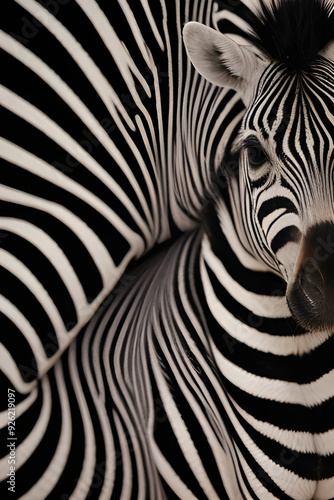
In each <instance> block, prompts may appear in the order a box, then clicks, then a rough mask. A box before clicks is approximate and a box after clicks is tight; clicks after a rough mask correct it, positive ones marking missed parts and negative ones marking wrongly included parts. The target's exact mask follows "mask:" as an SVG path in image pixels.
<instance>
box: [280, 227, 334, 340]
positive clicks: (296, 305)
mask: <svg viewBox="0 0 334 500" xmlns="http://www.w3.org/2000/svg"><path fill="white" fill-rule="evenodd" d="M287 301H288V304H289V307H290V310H291V313H292V316H293V317H294V319H295V320H296V321H297V322H298V323H299V324H300V325H301V326H302V327H304V328H306V329H307V330H310V331H316V330H328V331H329V332H330V333H333V332H334V224H333V223H330V222H325V223H321V224H318V225H316V226H313V227H312V228H310V229H309V230H308V232H307V233H306V235H305V237H304V238H303V240H302V242H301V247H300V251H299V255H298V258H297V262H296V266H295V272H294V276H293V278H292V280H291V282H290V284H289V286H288V291H287Z"/></svg>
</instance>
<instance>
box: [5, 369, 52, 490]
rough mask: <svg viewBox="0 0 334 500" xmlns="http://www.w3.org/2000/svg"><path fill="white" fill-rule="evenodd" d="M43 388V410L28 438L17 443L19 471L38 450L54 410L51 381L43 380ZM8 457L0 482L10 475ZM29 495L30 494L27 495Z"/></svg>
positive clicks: (17, 466) (16, 457)
mask: <svg viewBox="0 0 334 500" xmlns="http://www.w3.org/2000/svg"><path fill="white" fill-rule="evenodd" d="M41 388H42V391H43V405H42V409H41V411H40V413H39V415H38V418H37V420H36V422H35V425H34V427H33V429H32V430H31V431H30V433H29V434H28V436H27V437H26V438H25V440H24V441H22V443H18V442H17V447H16V454H15V455H16V456H15V460H16V464H15V466H16V468H17V469H19V468H20V467H22V465H24V464H25V463H26V461H27V460H28V459H29V458H30V456H31V455H32V453H33V452H34V451H35V450H36V448H37V447H38V445H39V444H40V442H41V441H42V439H43V438H44V436H45V431H46V429H47V427H48V424H49V422H50V415H51V410H52V398H51V389H50V384H49V380H48V379H47V378H46V377H44V378H43V379H42V380H41ZM19 422H20V421H19V420H17V424H19ZM7 459H8V457H7V456H5V457H4V458H3V459H1V460H0V480H2V481H3V480H4V479H5V478H6V474H7V473H8V462H7ZM27 495H28V494H27ZM27 495H23V496H22V497H20V499H24V500H36V496H30V495H29V496H27Z"/></svg>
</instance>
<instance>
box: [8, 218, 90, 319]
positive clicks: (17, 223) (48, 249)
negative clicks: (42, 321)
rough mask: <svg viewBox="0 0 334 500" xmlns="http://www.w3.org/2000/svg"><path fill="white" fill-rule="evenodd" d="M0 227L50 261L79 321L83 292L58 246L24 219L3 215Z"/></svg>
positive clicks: (82, 304)
mask: <svg viewBox="0 0 334 500" xmlns="http://www.w3.org/2000/svg"><path fill="white" fill-rule="evenodd" d="M0 228H1V229H5V230H7V231H11V232H12V233H14V234H17V235H18V236H21V237H22V238H24V239H25V240H26V241H29V242H30V243H31V244H32V245H34V246H35V247H36V248H37V249H38V250H40V252H41V253H42V254H43V255H44V256H45V257H46V259H47V260H49V261H50V263H51V264H52V266H53V267H54V269H55V271H56V272H57V273H58V275H59V276H60V278H61V279H62V281H63V283H64V285H65V286H66V288H67V290H68V292H69V294H70V295H71V298H72V300H73V303H74V307H75V310H76V313H77V316H78V321H81V320H82V315H83V314H84V312H85V309H86V308H87V300H86V296H85V292H84V290H83V288H82V285H81V283H80V281H79V280H78V277H77V275H76V273H75V272H74V269H73V267H72V265H71V263H70V262H69V260H68V259H67V256H66V255H65V254H64V252H63V251H62V249H61V248H60V246H59V245H58V244H57V243H56V242H55V241H54V240H53V239H52V238H50V236H49V235H48V234H47V233H45V232H44V231H42V229H40V228H39V227H37V226H34V225H33V224H31V223H30V222H27V221H25V220H19V219H16V218H11V217H8V218H7V217H3V218H1V219H0ZM19 279H20V277H19ZM46 310H47V309H46Z"/></svg>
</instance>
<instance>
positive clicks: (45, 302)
mask: <svg viewBox="0 0 334 500" xmlns="http://www.w3.org/2000/svg"><path fill="white" fill-rule="evenodd" d="M32 227H33V226H32ZM0 258H1V262H2V265H3V267H4V268H5V269H7V270H8V271H9V272H11V273H12V274H13V275H14V276H16V277H17V278H18V279H19V280H20V281H21V282H22V283H24V285H25V286H26V287H27V288H28V290H30V291H31V293H32V294H33V295H35V297H36V298H38V301H39V303H40V304H41V306H42V307H43V309H44V310H45V311H46V313H47V315H48V317H49V319H50V321H51V323H52V326H53V328H54V329H55V331H56V332H58V331H63V330H65V325H64V322H63V320H62V317H61V316H60V314H59V311H58V309H57V308H56V306H55V304H54V302H53V300H52V299H51V297H50V295H49V294H48V293H47V291H46V290H45V288H44V287H43V285H42V284H41V283H40V281H38V279H37V278H36V277H35V275H34V274H32V272H31V271H30V269H28V268H27V267H26V266H25V265H24V264H23V263H22V262H21V261H20V260H19V259H17V258H16V257H15V256H14V255H12V254H10V253H9V252H7V251H6V250H0Z"/></svg>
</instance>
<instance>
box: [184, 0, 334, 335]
mask: <svg viewBox="0 0 334 500" xmlns="http://www.w3.org/2000/svg"><path fill="white" fill-rule="evenodd" d="M255 17H256V19H253V23H252V30H251V34H249V35H248V40H247V42H246V40H245V44H239V43H237V42H236V39H233V38H231V37H227V36H225V35H223V34H222V33H220V32H218V31H216V30H213V29H211V28H209V27H206V26H204V25H201V24H199V23H196V22H190V23H188V24H187V25H186V26H185V28H184V32H183V34H184V41H185V45H186V49H187V53H188V56H189V58H190V60H191V61H192V63H193V65H194V66H195V68H196V69H197V71H198V72H199V73H200V74H201V75H202V76H204V77H205V78H206V79H207V80H209V81H210V82H211V83H213V84H215V85H218V86H221V87H227V88H231V89H233V90H235V91H236V92H238V93H239V95H240V97H241V99H242V100H243V102H244V105H245V114H244V117H243V121H242V125H241V129H240V132H239V135H238V137H237V139H236V141H235V143H234V146H233V149H234V153H235V154H236V155H237V158H238V164H239V169H238V175H237V177H236V178H232V179H231V178H230V179H229V189H230V196H232V197H234V200H235V199H236V197H238V200H239V207H238V209H237V210H235V212H237V214H236V215H235V214H234V217H237V218H238V217H239V223H238V224H237V227H242V228H243V231H244V234H243V236H242V237H243V238H244V240H245V239H246V241H247V245H248V247H249V248H251V250H252V252H253V253H254V254H255V255H256V256H257V257H260V258H261V259H262V260H264V261H265V262H266V263H267V264H268V265H269V266H270V267H271V268H272V269H273V270H274V271H275V272H278V273H279V274H280V275H281V276H282V277H283V278H284V279H285V280H286V282H287V301H288V304H289V307H290V310H291V313H292V315H293V317H294V318H295V319H296V321H297V322H298V323H299V324H300V325H302V326H303V327H304V328H307V329H308V330H311V331H316V330H320V329H325V330H328V331H330V332H333V331H334V40H333V39H334V4H333V2H332V1H322V0H303V1H302V0H280V1H276V2H274V1H273V0H271V1H270V2H269V1H267V2H266V3H264V1H263V0H260V11H259V13H258V15H257V16H255ZM236 186H237V187H236ZM236 193H237V195H236ZM232 205H233V204H232Z"/></svg>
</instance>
